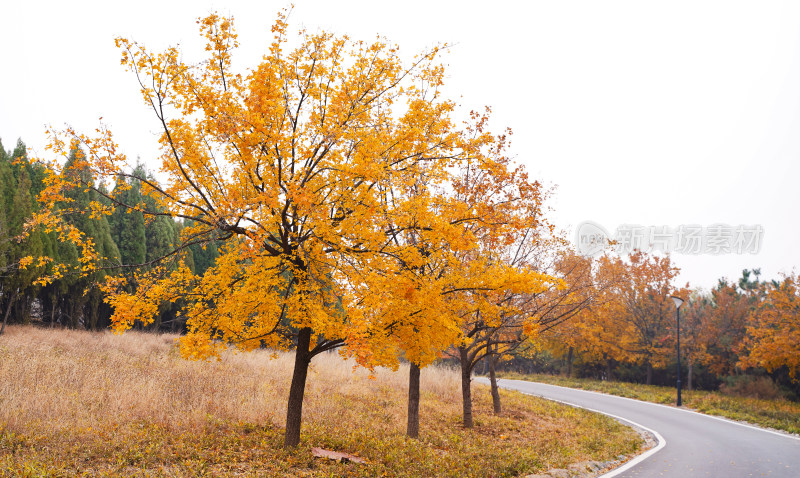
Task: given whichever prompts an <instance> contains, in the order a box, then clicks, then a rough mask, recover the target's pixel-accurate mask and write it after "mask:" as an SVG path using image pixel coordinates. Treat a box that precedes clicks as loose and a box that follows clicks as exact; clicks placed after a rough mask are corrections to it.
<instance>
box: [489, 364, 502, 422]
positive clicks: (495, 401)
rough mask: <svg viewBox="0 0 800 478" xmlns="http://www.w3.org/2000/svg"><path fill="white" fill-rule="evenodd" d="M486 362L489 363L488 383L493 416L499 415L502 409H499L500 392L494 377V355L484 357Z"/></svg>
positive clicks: (495, 365)
mask: <svg viewBox="0 0 800 478" xmlns="http://www.w3.org/2000/svg"><path fill="white" fill-rule="evenodd" d="M486 360H488V361H489V383H490V384H491V386H492V406H493V407H494V413H495V415H499V414H500V411H501V410H502V409H501V407H500V391H499V390H498V389H497V376H496V375H495V368H496V367H497V361H498V357H497V356H496V355H490V356H489V357H486Z"/></svg>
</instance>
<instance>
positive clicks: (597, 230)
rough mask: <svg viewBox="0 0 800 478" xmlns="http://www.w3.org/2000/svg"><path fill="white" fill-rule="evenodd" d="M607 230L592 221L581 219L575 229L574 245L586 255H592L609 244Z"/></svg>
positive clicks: (601, 250)
mask: <svg viewBox="0 0 800 478" xmlns="http://www.w3.org/2000/svg"><path fill="white" fill-rule="evenodd" d="M609 240H610V238H609V235H608V231H606V229H605V228H604V227H603V226H601V225H600V224H597V223H596V222H592V221H583V222H582V223H580V224H578V227H577V228H576V229H575V246H576V247H577V248H578V252H579V253H580V254H581V255H583V256H586V257H594V256H596V255H598V254H600V253H601V252H603V250H604V249H605V248H606V247H608V245H609Z"/></svg>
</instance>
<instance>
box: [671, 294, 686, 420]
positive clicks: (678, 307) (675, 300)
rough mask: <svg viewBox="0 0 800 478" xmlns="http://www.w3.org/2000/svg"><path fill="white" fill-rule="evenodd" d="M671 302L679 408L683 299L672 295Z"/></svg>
mask: <svg viewBox="0 0 800 478" xmlns="http://www.w3.org/2000/svg"><path fill="white" fill-rule="evenodd" d="M670 299H672V302H673V303H675V313H676V314H677V318H678V319H677V323H678V343H677V345H676V347H675V348H676V350H677V352H678V367H677V369H678V406H679V407H680V406H681V305H683V299H681V298H680V297H675V296H674V295H673V296H671V297H670Z"/></svg>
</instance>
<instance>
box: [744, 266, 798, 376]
mask: <svg viewBox="0 0 800 478" xmlns="http://www.w3.org/2000/svg"><path fill="white" fill-rule="evenodd" d="M798 281H800V277H798V276H797V275H790V276H787V277H785V278H784V280H783V281H782V282H777V281H776V282H775V283H773V284H770V285H769V286H767V287H766V297H764V300H763V302H761V303H760V304H759V305H758V307H757V308H756V310H755V313H754V316H753V319H754V320H753V323H752V325H751V326H748V327H747V339H746V344H747V349H748V350H747V353H746V354H743V356H742V358H741V360H740V362H739V363H740V365H742V366H745V367H748V366H749V367H764V368H765V369H767V370H768V371H773V370H775V369H778V368H780V367H784V366H785V367H787V369H788V371H789V376H790V377H791V378H792V379H793V380H795V381H796V380H798V379H800V289H798Z"/></svg>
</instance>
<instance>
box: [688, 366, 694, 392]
mask: <svg viewBox="0 0 800 478" xmlns="http://www.w3.org/2000/svg"><path fill="white" fill-rule="evenodd" d="M693 365H694V364H692V361H691V360H689V365H688V370H687V374H686V375H687V377H686V390H689V391H690V392H691V391H692V368H694V367H693Z"/></svg>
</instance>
